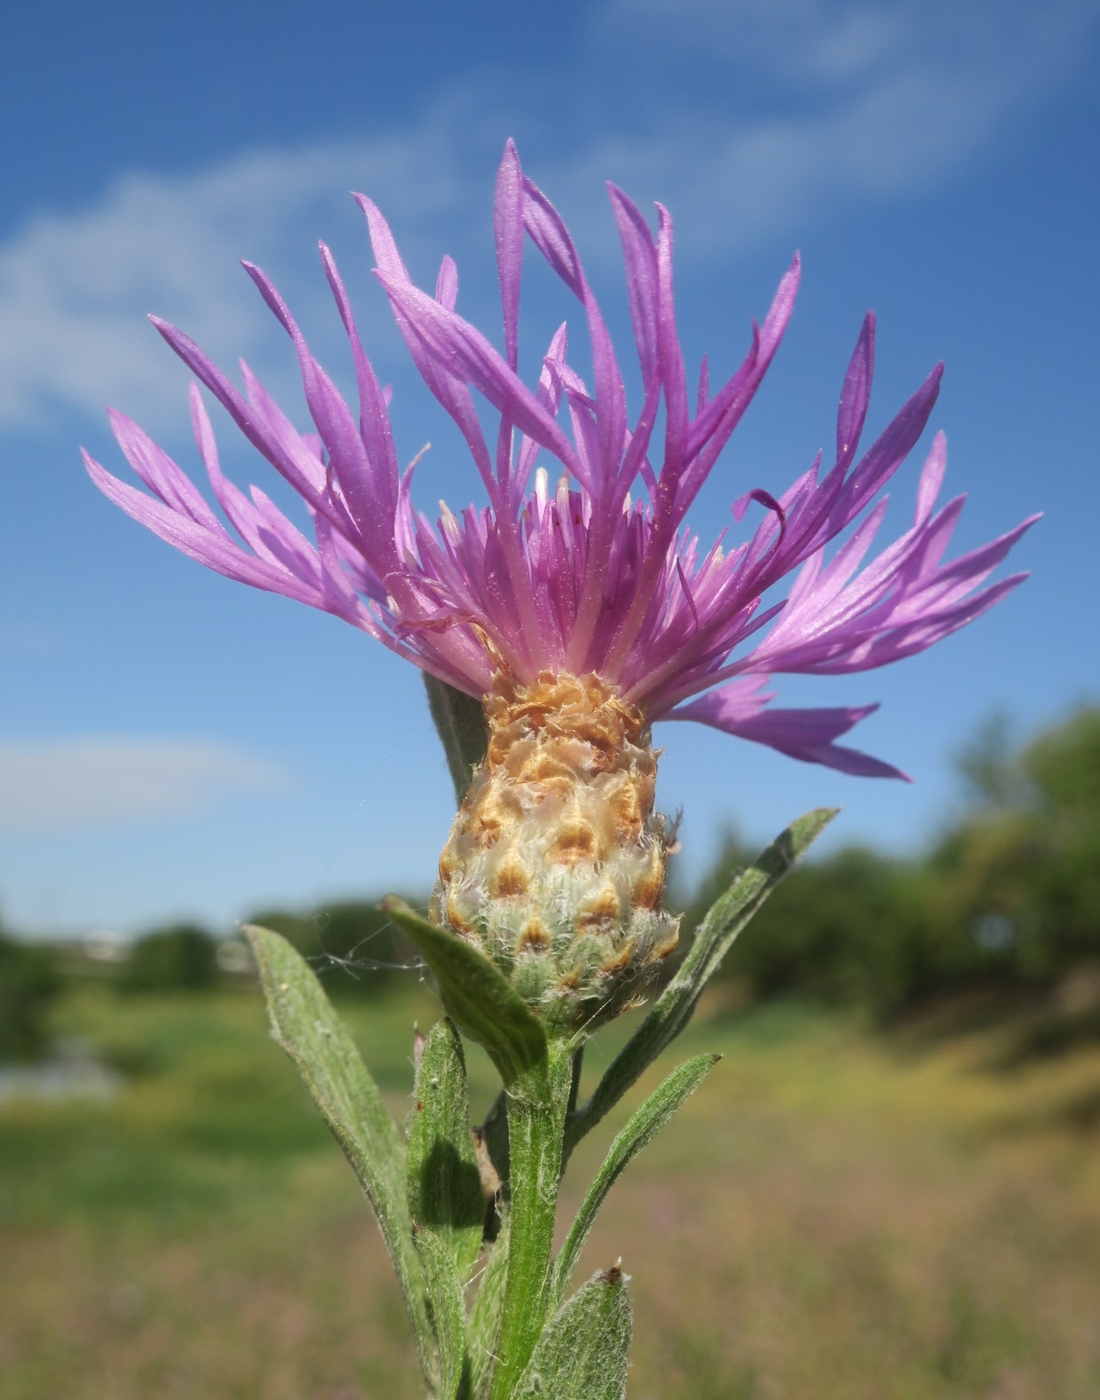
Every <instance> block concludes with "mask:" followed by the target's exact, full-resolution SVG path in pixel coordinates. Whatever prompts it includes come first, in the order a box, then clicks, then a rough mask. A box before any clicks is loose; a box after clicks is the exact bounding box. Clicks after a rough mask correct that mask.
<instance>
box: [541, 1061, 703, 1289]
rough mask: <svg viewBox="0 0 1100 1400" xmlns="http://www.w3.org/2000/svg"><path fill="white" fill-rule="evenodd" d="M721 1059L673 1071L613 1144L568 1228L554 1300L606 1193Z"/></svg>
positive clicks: (689, 1063) (688, 1063)
mask: <svg viewBox="0 0 1100 1400" xmlns="http://www.w3.org/2000/svg"><path fill="white" fill-rule="evenodd" d="M721 1058H722V1057H721V1055H694V1056H693V1057H692V1058H691V1059H690V1060H686V1061H685V1062H684V1063H683V1064H682V1065H681V1066H680V1067H679V1069H675V1070H673V1071H672V1073H671V1074H670V1075H669V1076H668V1078H667V1079H666V1080H665V1081H664V1082H663V1083H662V1084H661V1085H659V1087H658V1088H656V1089H654V1091H653V1093H652V1094H650V1096H649V1098H648V1099H646V1101H645V1103H644V1104H642V1106H641V1108H639V1109H638V1111H637V1112H636V1113H635V1114H634V1115H633V1117H632V1118H631V1119H630V1121H629V1122H628V1123H627V1124H626V1126H625V1127H624V1128H623V1130H622V1132H621V1133H620V1134H619V1135H618V1137H617V1138H616V1139H615V1141H614V1142H613V1143H612V1144H611V1148H610V1150H609V1151H608V1154H607V1156H606V1157H605V1158H604V1163H603V1166H602V1167H601V1168H600V1170H599V1172H598V1173H597V1174H596V1178H595V1180H594V1181H593V1182H592V1185H591V1186H590V1187H589V1188H588V1195H587V1196H585V1198H584V1201H583V1202H582V1204H581V1208H580V1210H579V1211H577V1215H576V1218H575V1219H574V1221H573V1224H572V1225H571V1226H570V1227H569V1234H568V1235H567V1236H566V1237H565V1243H564V1244H563V1245H562V1247H561V1252H560V1253H559V1254H558V1258H557V1262H556V1263H555V1265H554V1298H555V1300H560V1298H561V1296H562V1294H563V1293H564V1292H565V1290H566V1289H567V1288H568V1287H569V1280H570V1279H571V1278H572V1276H573V1270H574V1269H575V1268H576V1267H577V1260H578V1259H579V1258H580V1256H581V1250H582V1249H583V1248H584V1242H585V1240H587V1238H588V1235H589V1232H590V1231H591V1229H592V1226H593V1224H594V1222H595V1219H596V1215H597V1213H598V1211H599V1209H600V1207H601V1206H602V1205H603V1203H604V1201H605V1200H606V1199H607V1193H608V1192H609V1191H610V1190H611V1188H612V1186H614V1184H615V1182H616V1181H618V1179H619V1177H620V1176H622V1174H623V1172H624V1171H625V1170H626V1168H627V1167H628V1166H629V1165H630V1163H631V1162H632V1161H633V1160H634V1158H635V1157H636V1156H637V1155H638V1153H639V1152H640V1151H641V1150H642V1148H643V1147H645V1145H646V1144H647V1143H648V1142H651V1141H652V1140H653V1138H654V1137H656V1135H657V1134H658V1133H659V1132H660V1131H661V1129H662V1128H663V1127H664V1125H665V1124H666V1123H667V1122H668V1120H669V1119H670V1118H671V1117H672V1115H673V1114H674V1113H675V1112H676V1110H677V1109H678V1108H679V1107H680V1105H681V1104H682V1103H683V1102H684V1100H685V1099H687V1098H689V1097H690V1095H692V1094H694V1092H695V1090H696V1089H698V1087H699V1085H700V1084H702V1082H703V1080H704V1079H705V1078H706V1077H707V1075H708V1074H709V1073H710V1072H711V1070H712V1069H713V1068H714V1066H715V1065H716V1064H717V1063H718V1061H719V1060H720V1059H721Z"/></svg>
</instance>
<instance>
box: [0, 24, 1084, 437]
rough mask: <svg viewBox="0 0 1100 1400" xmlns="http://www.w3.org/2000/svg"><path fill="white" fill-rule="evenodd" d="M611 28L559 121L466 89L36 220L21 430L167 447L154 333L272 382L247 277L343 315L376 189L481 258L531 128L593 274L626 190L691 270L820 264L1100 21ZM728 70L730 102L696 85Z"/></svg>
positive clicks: (0, 394) (24, 240)
mask: <svg viewBox="0 0 1100 1400" xmlns="http://www.w3.org/2000/svg"><path fill="white" fill-rule="evenodd" d="M597 14H598V19H597V21H596V22H594V23H593V25H592V27H591V30H590V32H589V33H588V36H587V38H586V39H585V41H584V42H583V43H582V44H581V45H580V46H579V50H578V52H577V54H576V57H575V63H574V66H573V69H572V71H571V73H570V74H569V75H568V77H569V81H568V82H565V81H563V82H562V83H561V84H559V85H558V88H557V93H558V96H557V97H556V98H555V99H554V100H555V101H558V102H559V103H560V104H564V106H562V107H561V108H560V109H557V110H554V111H549V110H547V111H545V112H544V111H543V109H542V106H540V105H539V104H540V103H541V104H543V105H545V103H546V102H547V101H548V100H549V99H547V98H546V96H545V93H546V92H547V91H548V90H552V89H553V88H554V85H553V84H552V83H551V84H547V83H545V82H543V83H542V84H541V85H539V84H534V83H532V84H530V85H528V86H529V87H530V89H531V92H534V91H536V89H537V91H538V92H539V93H541V94H542V96H532V95H531V92H528V94H527V98H526V99H525V101H524V102H523V104H522V105H516V104H515V103H514V102H513V108H512V109H511V116H510V117H509V116H508V112H507V111H506V105H498V106H496V107H494V106H493V103H498V104H505V99H504V98H503V97H501V96H499V95H498V90H497V89H494V88H493V87H492V86H491V85H488V84H487V83H486V81H485V78H484V75H479V76H478V77H477V79H476V80H475V79H474V78H467V79H462V78H460V79H459V80H458V81H457V82H456V85H455V87H454V89H453V90H452V91H451V93H450V94H449V95H448V96H447V97H446V98H445V99H441V100H440V101H439V102H437V103H436V105H435V106H433V107H431V108H429V109H428V110H426V112H425V114H424V115H423V117H422V119H421V120H420V121H419V122H417V123H415V124H412V125H410V126H408V127H406V128H405V129H402V130H398V131H395V132H391V133H390V134H387V135H385V136H381V137H377V138H370V139H366V138H364V139H363V140H361V141H342V142H330V143H321V144H317V145H314V146H312V147H309V148H295V149H290V150H277V149H273V150H268V151H259V152H252V153H246V154H243V155H240V156H239V157H236V158H234V159H232V160H228V161H225V162H222V163H220V164H218V165H216V166H214V167H212V168H210V169H208V170H205V171H199V172H197V173H194V174H190V175H183V176H154V175H130V176H126V177H123V178H121V179H119V180H118V181H117V182H116V184H115V185H114V186H113V187H112V188H110V189H109V190H108V191H107V192H106V194H105V195H104V197H103V199H102V200H101V201H100V202H99V203H98V204H96V205H95V206H93V207H91V208H88V209H85V210H82V211H78V212H76V213H71V214H54V215H50V216H48V217H41V218H38V219H36V220H33V221H32V222H31V223H30V224H28V226H27V227H26V228H25V229H24V230H23V231H22V232H21V233H19V234H17V235H16V236H15V237H13V238H12V239H11V240H9V242H8V243H7V244H6V245H4V246H0V426H3V425H5V424H7V425H13V424H18V425H26V424H33V423H36V422H42V421H44V420H45V418H46V417H47V415H48V413H49V411H50V408H51V406H53V405H55V404H62V405H65V406H66V407H69V408H76V409H78V410H80V411H84V412H88V413H90V414H92V415H94V416H95V417H96V418H97V419H99V417H100V414H101V412H102V405H103V404H104V403H107V402H115V403H118V404H119V406H121V407H124V408H126V409H127V410H128V411H131V412H133V413H136V414H138V415H139V416H140V417H141V418H142V420H143V421H145V422H146V423H148V424H149V425H150V426H151V427H153V428H154V429H157V428H159V426H160V425H161V424H163V423H167V422H173V423H177V424H178V423H181V422H182V420H183V411H182V394H181V390H182V376H181V372H180V370H179V369H178V367H177V366H176V364H175V362H174V360H173V357H172V356H171V355H170V354H169V353H168V352H167V350H166V349H165V348H164V347H162V346H161V345H160V344H159V342H158V341H157V338H156V337H155V335H154V334H153V333H152V332H151V330H150V329H149V327H148V326H147V325H146V324H145V321H144V313H146V312H147V311H150V310H154V309H155V310H157V311H159V312H160V313H161V314H164V315H167V316H168V317H169V318H170V319H174V320H176V321H178V322H179V323H180V324H182V325H183V326H184V327H185V328H186V329H187V330H188V331H189V332H190V333H191V334H193V335H194V336H195V337H196V338H197V339H199V340H200V342H201V343H202V344H203V345H204V347H206V348H207V349H208V350H209V351H210V352H211V353H212V354H214V355H215V356H216V357H217V358H219V359H220V360H222V362H223V363H228V364H232V362H233V357H234V356H235V355H237V354H244V355H245V356H247V357H249V358H252V359H254V360H257V361H259V363H260V365H261V367H263V363H264V359H265V357H266V355H267V354H268V351H269V347H271V346H272V344H273V343H275V342H276V340H277V338H278V334H279V333H278V332H276V331H275V330H274V329H273V326H272V322H271V318H270V316H269V315H268V313H267V311H266V309H265V308H264V307H263V306H262V304H261V303H260V300H259V298H258V297H257V296H256V294H255V292H254V291H253V289H252V288H251V286H250V285H249V284H248V283H247V281H246V279H245V278H244V276H243V274H242V273H241V272H240V270H239V268H238V265H237V260H238V258H239V257H241V256H247V257H250V258H253V259H255V260H256V261H259V262H261V263H263V264H264V265H265V266H266V267H267V268H268V270H270V271H272V272H273V273H274V274H275V275H276V276H277V277H278V279H279V281H280V284H281V285H282V286H283V287H284V289H285V290H286V291H287V292H288V294H289V295H290V297H291V299H292V300H293V301H294V304H295V307H296V308H301V307H302V306H303V305H305V306H306V308H307V309H308V308H310V307H312V305H313V304H314V302H316V301H319V300H321V299H322V298H324V297H326V296H327V293H326V291H325V289H324V286H323V282H322V279H321V277H320V273H319V269H318V268H317V264H316V262H315V261H313V258H312V255H311V252H310V250H311V248H312V246H313V241H314V240H315V239H316V237H317V236H318V235H319V234H324V235H325V236H326V237H331V236H332V233H333V230H337V231H342V230H345V229H347V230H350V229H352V228H355V230H356V236H357V237H361V238H362V243H361V244H356V245H355V246H357V247H361V248H362V250H363V266H365V265H366V259H367V250H366V240H365V236H363V235H361V234H360V233H359V232H358V229H359V225H358V223H357V219H358V216H357V214H356V213H355V211H354V210H352V208H351V206H350V201H348V199H347V193H346V192H347V190H348V189H349V188H351V187H353V186H354V187H356V188H363V189H366V190H368V191H369V192H370V193H371V194H372V195H375V196H377V197H378V198H379V200H380V202H382V203H383V204H384V206H385V208H386V210H387V212H389V213H391V214H392V216H393V217H394V219H395V223H396V224H397V226H398V227H399V229H400V231H401V237H402V246H403V247H405V248H406V249H407V248H409V246H410V244H411V245H412V247H413V250H414V251H415V250H416V248H417V242H418V239H425V240H428V241H430V242H431V243H432V244H433V253H434V255H435V256H438V254H439V253H441V252H442V251H444V250H446V251H451V252H455V253H459V254H460V253H461V252H462V251H463V248H464V247H465V244H466V240H467V238H468V235H469V232H470V230H471V228H472V227H474V226H475V224H474V222H473V221H474V220H475V219H476V221H477V222H476V227H477V228H478V229H479V230H481V232H482V233H483V234H487V233H488V228H489V224H488V219H487V217H485V209H486V205H487V201H488V199H489V196H490V189H489V181H488V180H487V179H485V178H484V176H485V174H487V166H486V163H485V161H484V154H485V151H486V148H487V146H488V147H495V146H496V145H498V144H499V142H500V140H501V138H502V137H503V136H504V135H505V134H506V132H507V130H508V128H509V127H510V126H513V125H514V127H515V129H517V130H520V131H522V130H523V128H524V127H525V126H528V125H529V126H530V127H531V129H532V136H533V139H532V142H531V143H528V144H526V145H525V151H526V158H527V160H528V162H529V163H530V164H531V166H532V169H533V170H534V172H535V173H536V174H537V176H538V178H539V181H540V183H541V184H543V185H544V187H546V188H547V189H548V190H549V191H550V192H551V193H552V195H553V196H554V197H555V199H557V200H559V201H560V202H561V204H562V205H563V207H564V208H565V209H566V210H567V211H568V212H569V214H570V216H571V218H572V219H573V221H574V227H575V232H576V233H577V234H578V236H579V237H580V239H581V241H582V245H583V246H585V247H586V248H588V249H589V256H590V257H591V256H595V257H598V256H601V255H602V254H604V253H613V251H614V248H615V244H614V234H613V230H612V226H611V222H610V219H609V217H608V214H607V210H606V206H605V203H604V201H603V199H602V197H601V192H602V181H603V179H604V178H607V177H611V178H613V179H615V180H617V181H618V182H620V183H621V184H623V185H624V186H625V187H626V188H628V189H629V190H631V192H632V193H634V194H635V195H636V197H638V198H639V199H643V200H645V199H649V198H660V199H662V200H663V201H665V202H666V203H667V204H668V205H669V206H670V207H671V208H672V209H673V211H674V213H675V214H676V217H677V229H678V247H679V249H680V252H681V255H682V256H685V255H686V256H692V255H695V256H707V257H712V256H729V255H731V254H736V253H737V252H738V251H739V250H741V249H743V248H744V247H746V246H747V245H749V244H751V243H754V242H756V241H758V240H759V239H761V238H762V237H765V236H767V235H770V234H773V233H776V232H779V231H781V232H782V233H783V235H784V239H785V240H786V239H789V240H790V241H791V242H792V243H794V242H795V241H797V239H798V233H799V230H800V229H801V228H803V227H804V226H805V224H806V222H807V221H808V220H809V219H810V218H812V217H815V216H816V215H818V214H819V213H825V214H832V213H835V212H836V211H841V210H845V209H850V208H858V207H861V205H862V204H864V203H865V202H866V201H868V200H872V201H875V200H882V199H886V198H891V197H896V196H898V195H899V194H902V193H904V192H906V191H911V190H914V189H921V188H925V187H927V186H928V185H929V183H930V182H934V181H936V180H938V179H941V178H942V177H943V176H944V175H945V174H946V173H948V172H950V171H952V170H954V169H956V168H958V167H959V166H960V165H961V164H962V163H963V162H965V161H967V160H969V159H971V158H972V157H973V156H974V155H975V154H976V153H977V152H978V151H980V150H981V148H982V147H983V145H985V144H986V143H988V142H989V141H990V139H991V138H992V137H993V136H994V135H995V134H996V132H997V131H998V130H1000V129H1003V127H1004V126H1005V124H1006V122H1007V121H1009V120H1010V119H1011V117H1012V116H1013V114H1014V113H1016V112H1017V111H1018V110H1020V108H1021V107H1022V106H1023V105H1024V104H1026V103H1027V102H1028V101H1029V100H1032V99H1034V97H1035V96H1036V95H1037V94H1039V93H1041V92H1043V91H1048V90H1051V89H1052V88H1054V87H1055V86H1057V84H1058V83H1059V82H1060V81H1061V80H1062V78H1063V77H1064V75H1065V74H1066V73H1067V72H1069V71H1070V70H1071V69H1072V67H1073V65H1074V64H1075V63H1078V62H1079V61H1080V60H1081V59H1082V57H1083V55H1084V54H1085V53H1086V52H1087V49H1088V40H1089V39H1090V37H1091V34H1092V31H1093V29H1094V28H1095V25H1096V20H1097V17H1098V14H1100V0H1048V3H1046V4H1045V5H1043V6H1042V7H1039V6H1037V5H1035V4H1033V3H1031V0H998V3H996V4H994V3H992V0H990V2H989V3H985V2H984V0H969V3H963V4H959V3H958V0H880V2H879V3H874V0H608V3H607V4H606V5H605V6H604V7H603V8H602V9H601V10H599V11H598V12H597ZM704 70H706V71H707V72H709V73H710V74H711V78H712V79H713V78H714V76H715V74H717V77H718V81H717V84H715V82H714V81H712V82H711V83H710V84H709V86H708V84H707V83H706V82H703V81H702V80H699V81H696V78H697V75H698V74H701V73H703V71H704ZM520 77H522V75H520ZM524 87H525V85H524V83H523V82H522V81H516V82H514V83H513V85H512V90H513V92H522V91H523V90H524ZM500 90H501V91H502V89H500ZM487 91H493V92H494V96H493V98H492V99H491V100H488V99H487V98H486V92H487ZM746 91H747V92H748V93H749V94H750V96H751V98H752V102H751V104H750V105H746V101H745V100H744V99H742V98H739V97H738V96H737V94H740V93H744V92H746ZM563 94H564V95H563ZM569 94H577V95H576V96H570V95H569ZM731 94H732V96H731ZM593 95H595V96H593ZM592 101H602V102H603V107H602V108H601V109H600V110H601V111H602V112H603V115H602V116H600V117H599V118H598V119H595V120H594V119H593V118H592V113H593V111H594V110H595V109H594V108H593V107H592V106H591V102H592ZM739 101H740V102H741V103H742V105H741V106H737V105H736V104H737V103H738V102H739ZM586 103H588V104H589V105H587V106H586V105H584V104H586ZM513 118H514V119H515V121H514V123H513V120H512V119H513ZM574 119H576V120H574ZM582 128H583V129H584V131H585V132H586V133H587V134H586V135H585V136H584V137H583V139H575V138H571V137H570V136H569V132H570V131H572V130H574V129H582ZM547 131H554V132H555V133H556V139H557V140H558V146H557V148H556V149H554V150H550V149H548V148H547V147H546V144H545V143H546V140H547V138H546V137H545V136H544V135H542V134H541V133H544V132H547ZM540 142H541V143H543V144H542V146H541V148H540V145H539V143H540ZM475 165H476V166H477V167H478V168H479V173H478V176H477V178H476V180H475V179H471V178H470V174H469V172H470V170H471V167H472V166H475ZM440 224H445V225H446V229H447V232H446V236H445V237H442V236H437V230H438V226H439V225H440ZM483 241H484V244H485V247H484V250H483V251H484V253H487V251H488V242H487V239H486V240H483ZM330 323H332V324H333V325H334V324H335V318H334V317H333V316H332V314H331V312H329V313H327V314H326V318H325V320H324V322H322V324H325V325H328V324H330ZM370 339H371V344H372V345H373V344H374V338H373V336H372V337H371V338H370ZM323 348H324V347H323V346H322V349H323ZM280 349H282V347H280Z"/></svg>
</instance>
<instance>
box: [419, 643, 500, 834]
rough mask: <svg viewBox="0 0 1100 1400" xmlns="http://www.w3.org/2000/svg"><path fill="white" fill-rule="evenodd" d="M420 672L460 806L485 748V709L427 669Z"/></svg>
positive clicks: (486, 743)
mask: <svg viewBox="0 0 1100 1400" xmlns="http://www.w3.org/2000/svg"><path fill="white" fill-rule="evenodd" d="M422 674H423V676H424V685H425V688H426V689H427V692H428V708H429V709H430V710H431V714H432V719H433V720H434V721H435V727H436V731H437V732H438V734H439V737H440V740H441V741H442V743H443V752H444V753H445V754H446V755H447V767H448V768H449V769H450V773H451V781H452V782H453V783H454V785H455V799H456V802H457V805H458V806H459V807H461V806H462V799H463V798H464V797H465V796H466V790H467V788H468V787H469V786H470V779H471V778H472V777H473V773H474V769H475V768H478V767H480V765H481V761H482V759H483V758H484V757H485V750H486V749H487V748H488V747H489V730H488V726H487V725H486V723H485V711H484V709H483V708H482V705H481V701H480V700H475V699H474V698H473V696H472V695H464V694H463V692H462V691H461V690H456V689H455V688H454V686H452V685H447V684H446V682H445V681H437V680H436V678H435V677H434V676H429V675H428V673H427V671H424V672H423V673H422Z"/></svg>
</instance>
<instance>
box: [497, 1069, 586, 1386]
mask: <svg viewBox="0 0 1100 1400" xmlns="http://www.w3.org/2000/svg"><path fill="white" fill-rule="evenodd" d="M572 1079H573V1052H572V1051H571V1050H570V1049H569V1048H568V1047H567V1046H566V1045H564V1044H563V1043H561V1042H560V1041H551V1042H550V1045H549V1047H548V1051H547V1057H546V1059H545V1060H542V1061H541V1062H540V1063H539V1064H537V1065H535V1066H534V1067H533V1068H532V1069H529V1070H526V1071H524V1072H523V1073H522V1074H520V1075H518V1076H517V1078H516V1079H515V1080H514V1081H513V1082H512V1084H511V1085H510V1087H509V1089H508V1142H509V1156H510V1168H511V1198H512V1199H511V1214H510V1232H509V1233H510V1239H509V1247H508V1281H507V1285H506V1292H505V1301H504V1311H503V1316H502V1318H501V1326H500V1338H499V1341H498V1343H497V1357H498V1360H497V1366H496V1370H495V1372H494V1374H493V1386H492V1390H491V1392H490V1396H491V1400H508V1398H509V1396H511V1394H512V1391H513V1390H514V1388H515V1385H516V1382H517V1381H518V1380H519V1377H520V1374H521V1373H522V1371H523V1368H524V1366H526V1365H527V1362H528V1361H529V1360H530V1359H531V1353H532V1352H533V1351H534V1349H535V1343H536V1342H537V1341H538V1339H539V1336H540V1334H541V1332H542V1329H543V1326H544V1324H545V1322H546V1313H547V1310H548V1308H549V1306H550V1303H551V1291H552V1290H551V1275H552V1269H551V1260H552V1256H553V1249H554V1220H555V1215H556V1212H557V1201H558V1181H559V1178H560V1176H561V1158H562V1141H563V1138H564V1135H565V1114H566V1109H567V1106H568V1103H569V1092H570V1087H571V1084H572Z"/></svg>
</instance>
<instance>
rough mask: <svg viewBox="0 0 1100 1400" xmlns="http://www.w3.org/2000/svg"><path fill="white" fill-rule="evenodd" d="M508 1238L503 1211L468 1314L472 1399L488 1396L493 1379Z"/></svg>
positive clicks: (484, 1398)
mask: <svg viewBox="0 0 1100 1400" xmlns="http://www.w3.org/2000/svg"><path fill="white" fill-rule="evenodd" d="M508 1238H509V1231H508V1215H507V1212H505V1214H504V1217H503V1219H502V1221H501V1226H500V1232H499V1233H498V1235H497V1238H496V1243H495V1244H494V1245H493V1248H492V1253H491V1254H490V1255H489V1261H488V1263H487V1264H486V1265H485V1272H484V1274H483V1275H482V1277H481V1283H480V1284H479V1286H478V1290H477V1297H476V1298H475V1299H474V1308H473V1312H472V1313H471V1315H470V1366H471V1370H472V1378H473V1386H472V1393H473V1396H474V1400H488V1396H489V1389H490V1387H491V1385H492V1381H493V1367H494V1365H495V1364H496V1359H497V1338H498V1337H499V1336H500V1320H501V1318H502V1317H503V1316H504V1293H505V1287H506V1284H507V1280H508Z"/></svg>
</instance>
